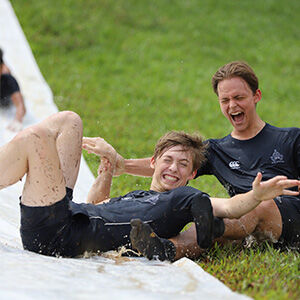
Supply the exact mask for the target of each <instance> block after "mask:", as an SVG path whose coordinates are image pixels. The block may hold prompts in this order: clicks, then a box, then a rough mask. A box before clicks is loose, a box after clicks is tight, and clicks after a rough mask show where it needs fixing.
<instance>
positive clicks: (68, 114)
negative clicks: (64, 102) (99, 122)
mask: <svg viewBox="0 0 300 300" xmlns="http://www.w3.org/2000/svg"><path fill="white" fill-rule="evenodd" d="M58 115H59V118H61V119H62V121H63V122H64V123H68V124H72V126H76V127H79V128H80V127H81V128H82V120H81V118H80V116H79V115H78V114H77V113H75V112H74V111H69V110H66V111H62V112H59V113H58Z"/></svg>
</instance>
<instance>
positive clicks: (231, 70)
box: [211, 61, 258, 95]
mask: <svg viewBox="0 0 300 300" xmlns="http://www.w3.org/2000/svg"><path fill="white" fill-rule="evenodd" d="M233 77H241V78H242V79H244V80H245V81H246V83H247V84H248V86H249V87H250V89H251V90H252V92H253V94H255V92H256V90H257V89H258V78H257V77H256V75H255V73H254V71H253V70H252V68H251V67H250V66H249V65H248V64H247V63H246V62H243V61H233V62H230V63H228V64H226V65H224V66H223V67H221V68H220V69H219V70H218V71H217V72H216V73H215V74H214V76H213V77H212V81H211V83H212V87H213V90H214V92H215V93H216V94H217V95H218V84H219V82H221V81H222V80H224V79H230V78H233Z"/></svg>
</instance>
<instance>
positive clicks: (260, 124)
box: [231, 119, 266, 140]
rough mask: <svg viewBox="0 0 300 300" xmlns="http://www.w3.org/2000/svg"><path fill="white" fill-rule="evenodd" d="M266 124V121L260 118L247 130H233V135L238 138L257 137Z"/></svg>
mask: <svg viewBox="0 0 300 300" xmlns="http://www.w3.org/2000/svg"><path fill="white" fill-rule="evenodd" d="M265 125H266V123H265V122H264V121H262V120H261V119H258V120H257V121H256V122H255V124H254V125H253V126H251V127H250V128H247V129H245V130H242V131H239V130H236V129H234V130H233V131H232V132H231V136H232V137H233V138H235V139H237V140H249V139H251V138H253V137H255V136H256V135H257V134H258V133H259V132H260V131H261V130H262V129H263V128H264V126H265Z"/></svg>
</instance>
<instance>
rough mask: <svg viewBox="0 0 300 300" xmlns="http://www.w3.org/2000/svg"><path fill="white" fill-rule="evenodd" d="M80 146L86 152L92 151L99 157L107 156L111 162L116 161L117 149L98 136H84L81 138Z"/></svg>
mask: <svg viewBox="0 0 300 300" xmlns="http://www.w3.org/2000/svg"><path fill="white" fill-rule="evenodd" d="M82 148H83V149H85V150H86V151H87V152H88V153H93V154H96V155H98V156H101V157H105V158H107V159H108V160H109V161H110V162H111V163H113V162H115V161H116V157H117V151H116V150H115V149H114V147H113V146H111V145H110V144H109V143H107V142H106V141H105V140H104V139H103V138H100V137H94V138H90V137H84V138H83V139H82Z"/></svg>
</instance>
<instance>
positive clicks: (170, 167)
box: [169, 162, 177, 173]
mask: <svg viewBox="0 0 300 300" xmlns="http://www.w3.org/2000/svg"><path fill="white" fill-rule="evenodd" d="M169 170H170V171H172V172H174V173H175V172H176V171H177V164H176V162H173V163H171V164H170V166H169Z"/></svg>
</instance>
